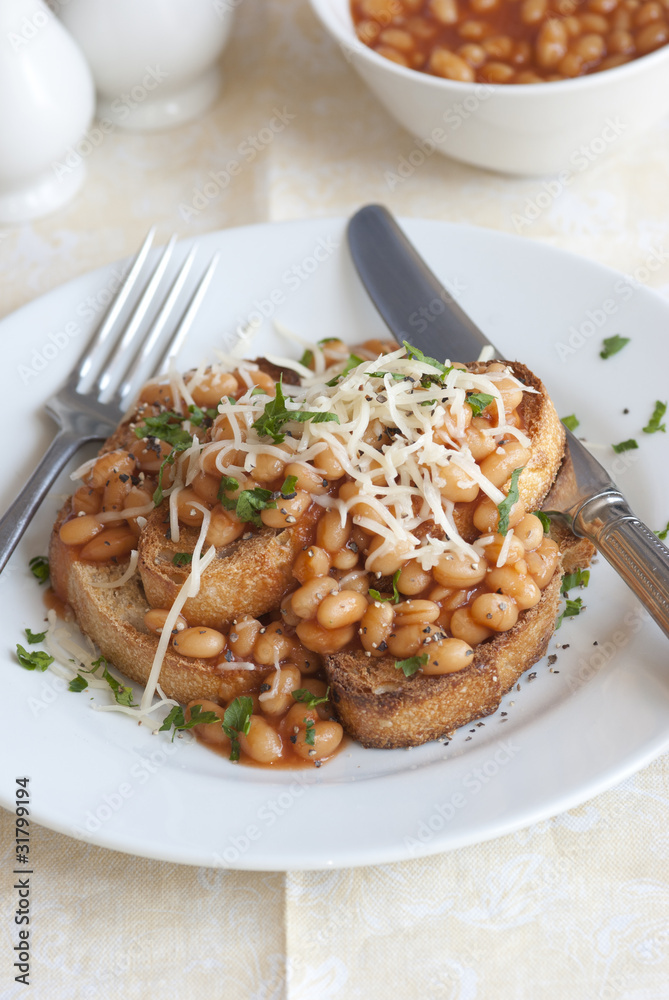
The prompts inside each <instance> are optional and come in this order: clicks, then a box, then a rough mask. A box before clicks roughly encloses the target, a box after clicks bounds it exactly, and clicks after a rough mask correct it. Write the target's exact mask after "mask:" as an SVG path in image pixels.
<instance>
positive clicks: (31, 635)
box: [25, 628, 46, 646]
mask: <svg viewBox="0 0 669 1000" xmlns="http://www.w3.org/2000/svg"><path fill="white" fill-rule="evenodd" d="M25 633H26V639H27V640H28V642H29V643H30V645H31V646H34V644H35V643H36V642H44V639H45V638H46V632H33V631H31V629H29V628H27V629H25Z"/></svg>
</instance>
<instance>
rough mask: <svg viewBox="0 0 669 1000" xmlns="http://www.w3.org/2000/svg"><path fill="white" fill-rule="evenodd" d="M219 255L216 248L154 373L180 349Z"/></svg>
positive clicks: (166, 366)
mask: <svg viewBox="0 0 669 1000" xmlns="http://www.w3.org/2000/svg"><path fill="white" fill-rule="evenodd" d="M220 257H221V254H220V252H219V251H218V250H217V251H216V253H215V254H214V256H213V257H212V258H211V261H210V263H209V267H208V268H207V270H206V271H205V272H204V274H203V275H202V277H201V278H200V281H199V283H198V285H197V287H196V289H195V291H194V292H193V294H192V296H191V299H190V302H189V303H188V305H187V307H186V309H185V311H184V313H183V314H182V316H181V319H180V320H179V323H178V324H177V328H176V330H175V331H174V333H173V334H172V337H171V338H170V340H169V342H168V344H167V347H166V349H165V351H164V353H163V355H162V357H161V358H160V360H159V362H158V364H157V365H156V367H155V368H154V374H160V372H162V371H165V370H166V369H167V368H168V366H169V363H170V361H172V359H173V358H175V357H176V356H177V354H178V353H179V351H180V350H181V347H182V345H183V342H184V340H185V339H186V337H187V336H188V331H189V330H190V328H191V326H192V325H193V320H194V319H195V316H196V314H197V312H198V310H199V308H200V306H201V304H202V300H203V299H204V297H205V295H206V293H207V289H208V288H209V285H210V284H211V279H212V278H213V276H214V271H215V270H216V267H217V265H218V262H219V260H220Z"/></svg>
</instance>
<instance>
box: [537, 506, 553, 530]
mask: <svg viewBox="0 0 669 1000" xmlns="http://www.w3.org/2000/svg"><path fill="white" fill-rule="evenodd" d="M534 516H535V517H538V518H539V520H540V521H541V524H542V526H543V529H544V535H547V534H548V532H549V531H550V530H551V519H550V517H549V516H548V514H544V512H543V510H535V511H534Z"/></svg>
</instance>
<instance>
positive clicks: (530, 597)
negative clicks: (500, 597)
mask: <svg viewBox="0 0 669 1000" xmlns="http://www.w3.org/2000/svg"><path fill="white" fill-rule="evenodd" d="M517 566H518V563H516V564H515V565H514V566H501V567H500V568H499V569H497V567H495V568H494V569H491V570H490V572H489V573H488V575H487V577H486V581H485V582H486V587H488V588H489V589H490V590H493V591H495V592H496V593H498V592H499V591H501V592H502V593H503V594H508V595H509V597H513V599H514V601H515V602H516V604H517V605H518V607H519V608H520V610H521V611H527V609H528V608H533V607H534V606H535V605H536V604H538V603H539V601H540V600H541V591H540V590H539V588H538V587H537V585H536V583H535V582H534V580H533V579H532V577H531V576H527V574H526V573H520V572H519V571H518V569H517Z"/></svg>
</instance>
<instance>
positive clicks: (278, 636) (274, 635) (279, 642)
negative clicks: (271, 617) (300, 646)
mask: <svg viewBox="0 0 669 1000" xmlns="http://www.w3.org/2000/svg"><path fill="white" fill-rule="evenodd" d="M293 646H294V642H293V639H292V638H291V637H290V636H288V635H286V631H285V628H284V625H283V622H280V621H279V622H271V624H269V625H267V626H266V627H265V628H261V629H260V631H259V632H258V635H257V636H256V641H255V643H254V645H253V659H254V660H256V662H257V663H265V664H270V663H276V662H277V661H278V660H286V659H288V657H289V656H290V654H291V653H292V651H293Z"/></svg>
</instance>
